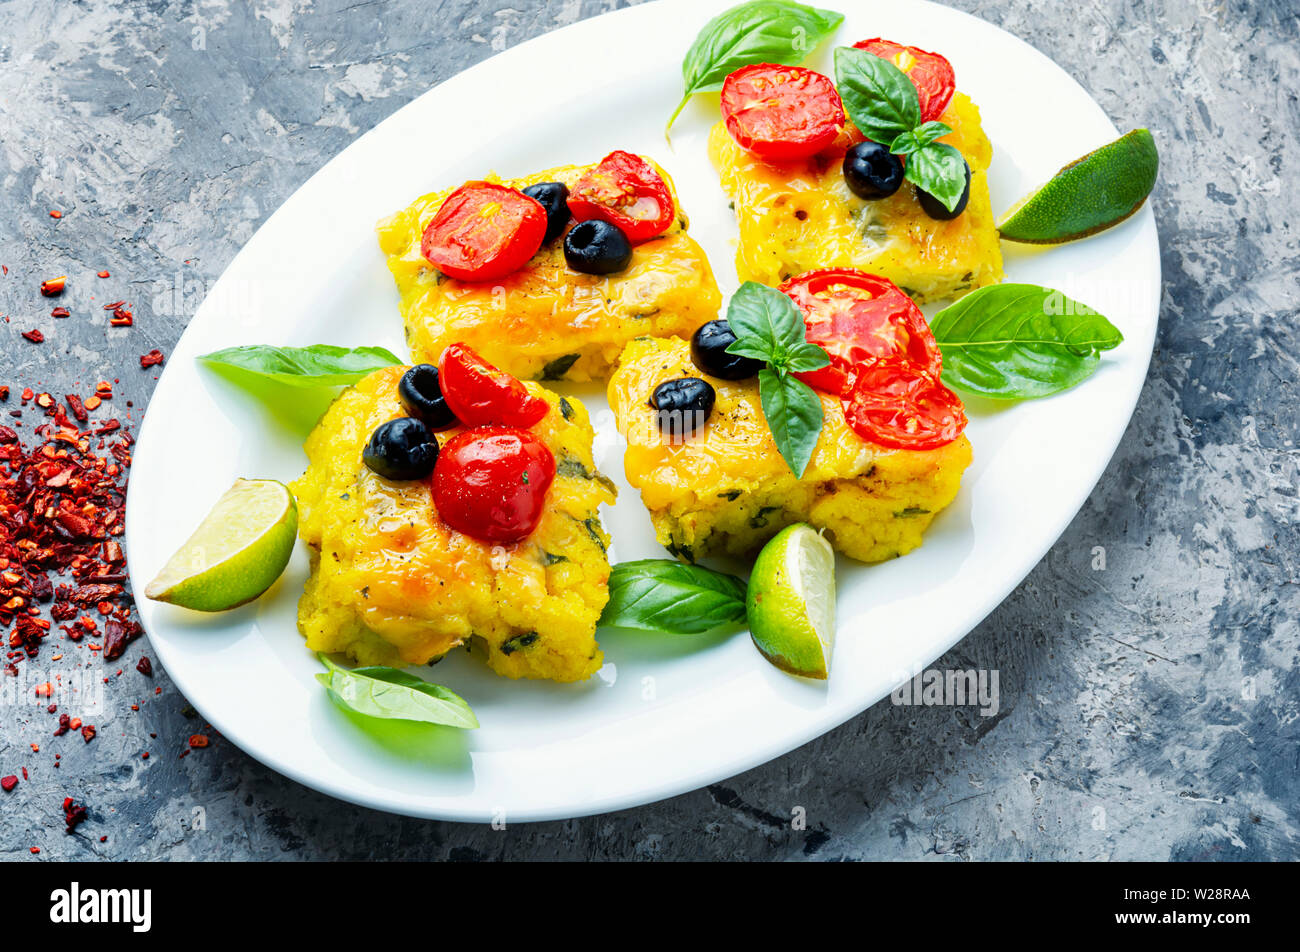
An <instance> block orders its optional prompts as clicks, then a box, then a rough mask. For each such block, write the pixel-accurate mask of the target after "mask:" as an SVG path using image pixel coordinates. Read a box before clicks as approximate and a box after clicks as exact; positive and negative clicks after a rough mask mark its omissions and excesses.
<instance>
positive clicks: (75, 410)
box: [63, 393, 89, 423]
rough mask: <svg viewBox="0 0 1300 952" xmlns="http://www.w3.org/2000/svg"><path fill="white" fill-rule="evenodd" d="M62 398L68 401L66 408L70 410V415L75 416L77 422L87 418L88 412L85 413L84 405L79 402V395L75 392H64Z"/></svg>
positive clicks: (84, 420)
mask: <svg viewBox="0 0 1300 952" xmlns="http://www.w3.org/2000/svg"><path fill="white" fill-rule="evenodd" d="M63 399H64V400H66V401H67V402H68V409H69V410H71V411H72V415H73V416H74V417H76V418H77V422H78V423H85V422H86V420H87V419H89V414H87V413H86V405H85V404H84V403H82V402H81V397H79V396H77V395H76V394H75V393H68V394H64V397H63Z"/></svg>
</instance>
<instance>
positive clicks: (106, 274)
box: [97, 271, 111, 278]
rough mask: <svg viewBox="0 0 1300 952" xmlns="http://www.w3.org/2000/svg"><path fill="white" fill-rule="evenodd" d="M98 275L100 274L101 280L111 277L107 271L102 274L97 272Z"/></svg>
mask: <svg viewBox="0 0 1300 952" xmlns="http://www.w3.org/2000/svg"><path fill="white" fill-rule="evenodd" d="M97 274H98V276H99V277H101V278H107V277H111V275H109V273H108V272H107V271H100V272H97Z"/></svg>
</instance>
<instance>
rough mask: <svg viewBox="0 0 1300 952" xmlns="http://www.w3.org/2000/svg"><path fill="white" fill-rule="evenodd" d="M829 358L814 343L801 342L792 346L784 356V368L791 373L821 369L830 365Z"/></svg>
mask: <svg viewBox="0 0 1300 952" xmlns="http://www.w3.org/2000/svg"><path fill="white" fill-rule="evenodd" d="M830 362H831V358H830V355H829V354H827V353H826V351H825V350H823V349H822V348H821V347H818V346H817V345H816V344H808V343H803V344H800V345H798V346H797V347H795V348H793V349H792V350H791V351H790V352H789V354H787V355H786V358H785V369H786V370H788V371H790V372H792V373H804V372H807V371H809V370H821V369H822V368H823V367H828V366H830Z"/></svg>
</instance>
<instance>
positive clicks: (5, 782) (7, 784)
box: [0, 774, 18, 793]
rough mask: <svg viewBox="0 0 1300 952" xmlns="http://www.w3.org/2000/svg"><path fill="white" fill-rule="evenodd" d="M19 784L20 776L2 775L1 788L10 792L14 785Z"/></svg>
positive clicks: (0, 778)
mask: <svg viewBox="0 0 1300 952" xmlns="http://www.w3.org/2000/svg"><path fill="white" fill-rule="evenodd" d="M16 786H18V778H17V777H16V776H15V775H14V774H10V775H9V776H8V777H0V790H3V791H4V792H5V793H9V792H10V791H11V790H13V788H14V787H16Z"/></svg>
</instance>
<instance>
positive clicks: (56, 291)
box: [41, 274, 68, 297]
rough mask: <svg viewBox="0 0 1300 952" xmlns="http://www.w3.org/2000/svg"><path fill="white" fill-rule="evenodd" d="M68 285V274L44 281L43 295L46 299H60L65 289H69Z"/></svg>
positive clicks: (42, 285)
mask: <svg viewBox="0 0 1300 952" xmlns="http://www.w3.org/2000/svg"><path fill="white" fill-rule="evenodd" d="M67 284H68V276H67V275H66V274H61V275H59V276H58V277H57V278H50V279H48V280H46V281H42V282H41V294H43V295H45V296H46V297H58V296H59V295H60V294H62V293H63V289H64V288H65V287H67Z"/></svg>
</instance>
